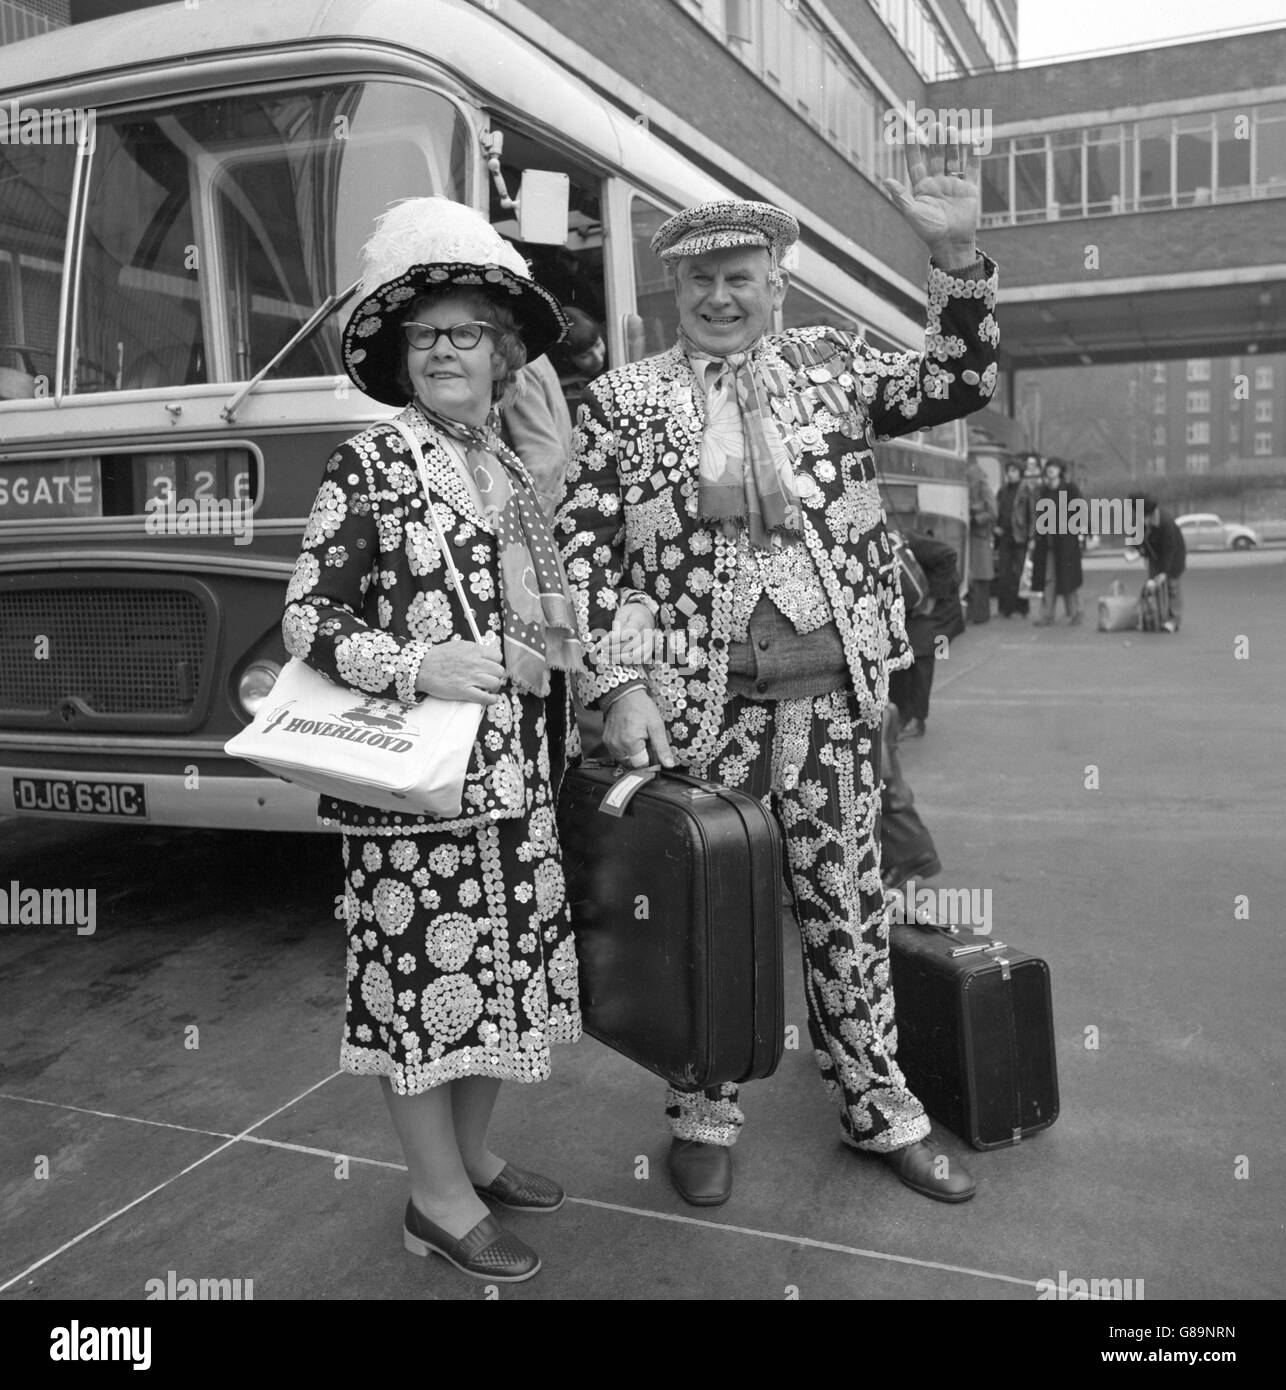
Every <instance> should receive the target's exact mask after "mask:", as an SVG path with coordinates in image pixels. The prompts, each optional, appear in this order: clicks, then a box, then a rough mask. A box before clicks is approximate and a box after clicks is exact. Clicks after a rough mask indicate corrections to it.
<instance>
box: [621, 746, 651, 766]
mask: <svg viewBox="0 0 1286 1390" xmlns="http://www.w3.org/2000/svg"><path fill="white" fill-rule="evenodd" d="M647 763H648V758H647V749H646V748H640V749H639V751H638V752H637V753H631V754H630V755H629V757H628V758H626V759H625V765H626V767H646V766H647Z"/></svg>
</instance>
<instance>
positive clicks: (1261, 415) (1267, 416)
mask: <svg viewBox="0 0 1286 1390" xmlns="http://www.w3.org/2000/svg"><path fill="white" fill-rule="evenodd" d="M1272 423H1273V402H1272V398H1271V397H1270V398H1269V399H1268V400H1266V401H1256V402H1255V424H1257V425H1271V424H1272Z"/></svg>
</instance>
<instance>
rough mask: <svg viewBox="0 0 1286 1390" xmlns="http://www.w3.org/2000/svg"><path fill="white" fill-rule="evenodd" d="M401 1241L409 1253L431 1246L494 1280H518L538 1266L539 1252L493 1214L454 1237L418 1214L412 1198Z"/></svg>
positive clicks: (478, 1275) (464, 1269)
mask: <svg viewBox="0 0 1286 1390" xmlns="http://www.w3.org/2000/svg"><path fill="white" fill-rule="evenodd" d="M402 1243H403V1245H405V1246H406V1248H407V1249H408V1250H409V1251H410V1252H411V1254H412V1255H427V1254H428V1253H429V1251H430V1250H431V1251H432V1252H433V1253H434V1254H435V1255H441V1256H442V1258H443V1259H444V1260H446V1261H447V1262H448V1263H449V1264H453V1265H455V1267H456V1268H457V1269H458V1270H460V1271H461V1272H463V1273H464V1274H471V1275H473V1277H474V1278H475V1279H489V1280H492V1281H494V1282H495V1283H501V1284H519V1283H521V1282H522V1281H523V1280H524V1279H530V1278H531V1276H532V1275H533V1274H535V1273H536V1272H537V1270H539V1269H540V1256H539V1255H537V1254H536V1252H535V1251H534V1250H533V1249H532V1248H531V1246H530V1245H528V1244H526V1243H525V1242H524V1241H521V1240H519V1239H518V1237H517V1236H516V1235H514V1233H513V1232H512V1231H506V1230H505V1228H504V1227H503V1226H502V1225H500V1223H499V1222H498V1221H497V1220H496V1219H495V1217H493V1216H484V1217H483V1218H482V1220H481V1221H479V1222H478V1224H477V1225H476V1226H475V1227H474V1228H473V1229H472V1230H471V1231H466V1232H465V1234H464V1235H462V1236H461V1237H460V1239H459V1240H457V1239H456V1238H455V1237H454V1236H449V1235H447V1233H446V1232H445V1231H444V1230H443V1229H442V1228H441V1227H440V1226H435V1225H434V1224H433V1222H432V1221H430V1220H429V1219H428V1218H427V1217H425V1216H423V1215H421V1213H420V1212H419V1210H418V1209H417V1208H416V1206H415V1203H414V1202H407V1204H406V1222H405V1225H404V1227H403V1230H402Z"/></svg>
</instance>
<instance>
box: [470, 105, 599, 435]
mask: <svg viewBox="0 0 1286 1390" xmlns="http://www.w3.org/2000/svg"><path fill="white" fill-rule="evenodd" d="M495 128H496V129H499V128H500V127H499V126H496V127H495ZM504 136H505V145H504V159H503V162H502V164H501V172H502V173H503V174H504V178H505V185H506V187H507V188H508V189H509V192H510V193H511V194H513V193H515V192H516V191H517V189H518V188H519V186H520V184H521V181H522V172H523V170H524V169H550V170H553V171H555V172H557V173H563V174H566V175H567V177H568V181H569V185H570V203H569V209H568V219H567V225H568V236H567V241H566V242H565V243H564V245H562V246H543V245H537V244H536V243H535V242H527V241H520V240H519V239H518V221H517V218H516V217H515V216H514V214H513V212H512V211H511V210H508V209H505V208H502V207H501V206H500V193H499V191H498V190H497V188H496V187H495V184H494V182H493V183H492V186H491V208H490V215H491V223H492V226H494V227H495V229H496V230H497V231H498V232H499V233H500V234H501V236H503V237H505V238H507V239H508V240H509V241H511V242H512V243H513V244H514V246H516V247H517V248H518V250H519V251H520V252H521V253H522V255H523V256H524V257H525V258H526V260H527V261H528V262H529V263H530V265H531V273H532V276H533V278H534V279H535V280H536V282H537V284H540V285H543V286H544V287H545V288H546V289H547V290H548V291H549V292H550V293H551V294H552V295H553V296H554V297H555V298H556V299H557V300H558V302H559V303H560V304H561V305H562V306H563V308H564V309H566V310H568V311H569V317H570V318H571V319H572V329H571V331H570V332H569V334H568V340H567V341H565V342H563V343H559V344H557V345H556V346H555V347H554V348H553V349H552V350H551V351H550V353H549V354H548V356H549V360H550V362H551V363H552V364H553V367H554V370H555V371H556V372H557V373H558V380H559V384H560V385H561V386H562V389H563V394H564V397H565V398H566V400H567V404H568V408H569V410H571V412H572V413H573V414H574V413H575V409H576V404H577V402H578V401H579V399H580V393H581V391H582V390H583V389H584V387H585V385H586V383H587V382H588V381H591V380H593V378H594V377H596V376H597V375H599V373H600V372H603V371H606V370H607V368H608V367H610V366H612V365H613V364H612V363H611V362H609V361H608V358H607V349H606V342H607V335H606V332H605V331H604V319H605V316H606V312H607V285H606V272H605V268H604V264H603V180H602V178H601V177H600V176H599V175H598V174H596V173H594V172H593V171H592V170H590V169H588V168H587V167H586V166H584V165H582V164H578V163H577V162H576V161H575V160H573V159H570V158H569V157H568V156H567V155H565V154H563V153H562V152H561V151H559V150H554V149H552V148H550V147H549V146H548V145H544V144H542V143H541V142H540V141H539V140H535V139H533V138H532V137H531V136H528V135H524V134H522V133H521V132H518V131H514V130H511V129H506V130H505V132H504ZM596 341H597V342H599V343H601V344H602V345H603V346H602V349H601V351H596V350H595V349H594V344H595V342H596Z"/></svg>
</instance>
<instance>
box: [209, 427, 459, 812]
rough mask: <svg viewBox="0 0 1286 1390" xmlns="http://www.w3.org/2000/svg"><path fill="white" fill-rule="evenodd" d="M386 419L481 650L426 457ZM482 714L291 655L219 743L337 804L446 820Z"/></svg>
mask: <svg viewBox="0 0 1286 1390" xmlns="http://www.w3.org/2000/svg"><path fill="white" fill-rule="evenodd" d="M392 423H393V424H394V425H395V426H396V428H397V429H398V430H399V431H400V432H401V434H402V437H403V438H404V439H405V440H406V441H407V443H408V444H409V445H410V446H411V450H412V452H413V453H414V455H415V461H416V465H417V467H418V469H419V473H420V483H421V486H422V487H423V488H424V495H425V506H426V508H427V510H428V514H429V516H430V518H431V519H432V522H433V527H434V530H435V532H436V534H437V540H438V545H439V546H440V547H441V549H442V555H443V558H444V559H445V560H446V563H447V568H448V569H449V570H450V571H451V579H452V582H453V584H454V585H455V591H456V593H457V594H459V596H460V603H461V604H462V606H463V607H464V611H465V614H466V615H467V617H468V620H469V627H470V629H471V631H472V632H473V637H474V641H476V642H478V643H480V644H481V643H483V640H484V639H483V637H482V635H481V634H480V633H479V631H478V625H477V623H476V622H475V621H474V616H473V610H472V609H471V608H470V606H469V601H468V599H467V598H465V594H464V585H463V584H462V583H461V582H460V574H459V571H458V570H457V569H456V567H455V562H454V561H453V560H452V558H451V550H450V548H449V547H448V545H447V541H446V537H445V536H444V535H443V533H442V524H441V522H440V521H439V520H438V518H437V514H436V512H435V511H434V508H433V503H432V500H431V495H430V493H429V487H428V478H427V476H426V471H425V467H424V455H423V453H422V452H421V450H420V446H419V443H418V442H417V441H416V439H415V438H414V437H413V436H412V434H411V433H410V431H409V430H408V429H406V427H405V426H404V425H403V424H402V423H401V422H400V421H393V422H392ZM483 710H484V706H482V705H480V704H477V703H475V702H473V701H467V700H437V699H434V698H433V697H431V696H429V697H426V698H425V699H423V700H421V701H420V702H419V703H418V704H416V705H404V704H402V703H401V701H400V700H386V699H383V698H381V697H379V696H376V695H368V694H366V693H365V692H364V691H361V690H350V689H348V687H347V686H343V685H336V684H335V683H334V682H333V681H330V680H327V679H326V677H325V676H323V675H322V674H321V673H320V672H319V671H315V670H314V669H313V668H312V667H311V666H309V665H308V663H307V662H304V661H300V660H299V659H298V658H297V657H292V658H291V659H290V660H289V661H288V662H287V663H286V665H285V668H284V669H283V670H282V673H281V675H280V676H278V677H277V682H276V684H275V685H274V686H273V688H272V693H271V694H270V695H269V696H268V698H267V699H266V700H265V701H264V702H263V704H262V705H261V706H260V708H259V711H258V713H257V714H256V715H255V717H254V719H253V720H252V722H251V723H250V724H248V725H247V726H246V727H245V728H244V729H242V731H241V732H240V733H239V734H237V735H236V737H235V738H232V739H230V740H229V741H228V742H227V743H226V744H224V751H225V752H227V753H230V754H232V756H233V757H237V758H244V759H245V760H246V761H247V762H252V763H255V764H257V765H258V766H259V767H262V768H264V769H266V770H267V771H268V772H271V773H273V774H274V775H275V776H277V777H280V778H282V779H283V780H285V781H287V782H294V783H296V784H298V785H299V786H301V787H306V788H308V789H309V790H310V791H315V792H320V793H323V794H324V795H326V796H333V797H337V798H338V799H339V800H341V801H352V802H356V803H357V804H358V805H359V806H372V807H375V808H376V809H377V810H381V811H400V812H402V813H403V814H405V815H429V816H441V817H446V818H451V817H455V816H458V815H460V814H461V810H462V801H461V798H462V794H463V790H464V778H465V774H466V773H467V772H468V770H469V762H470V759H471V758H472V756H473V748H474V744H475V742H476V741H477V737H478V725H479V724H480V723H481V721H482V715H483Z"/></svg>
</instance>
